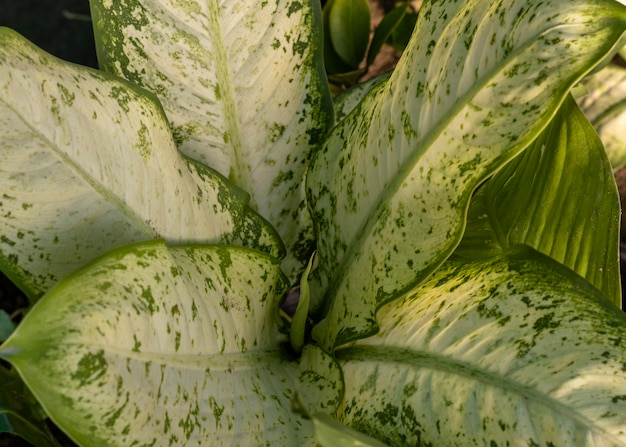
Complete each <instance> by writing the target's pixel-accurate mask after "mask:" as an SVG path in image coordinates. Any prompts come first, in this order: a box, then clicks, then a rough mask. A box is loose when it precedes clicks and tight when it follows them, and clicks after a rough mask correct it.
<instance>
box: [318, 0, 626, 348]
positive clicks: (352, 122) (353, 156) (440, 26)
mask: <svg viewBox="0 0 626 447" xmlns="http://www.w3.org/2000/svg"><path fill="white" fill-rule="evenodd" d="M625 30H626V8H625V7H623V6H622V5H620V4H618V3H615V2H613V1H607V2H604V1H594V2H586V1H579V0H574V1H572V0H553V1H543V0H541V1H540V0H536V1H528V0H516V1H508V0H507V1H504V0H500V1H495V2H494V1H491V0H474V1H462V2H459V1H452V0H450V1H430V2H425V3H424V5H423V6H422V9H421V11H420V14H419V19H418V23H417V25H416V29H415V32H414V34H413V36H412V39H411V43H410V45H409V46H408V47H407V51H406V52H405V53H404V55H403V58H402V59H401V61H400V63H399V64H398V66H397V67H396V70H395V71H394V73H393V75H392V76H391V78H390V79H389V81H388V82H386V83H385V84H384V85H382V84H381V85H380V86H378V87H376V88H374V89H373V90H372V91H371V92H370V93H369V95H368V96H367V97H366V98H365V99H364V100H363V101H362V102H361V103H360V105H359V107H357V109H355V111H354V112H353V113H352V114H351V115H349V116H348V117H347V118H346V119H345V120H343V121H342V122H341V123H340V124H339V125H338V126H337V127H336V128H335V130H334V131H333V132H332V134H331V136H330V138H329V140H328V142H327V144H326V145H325V147H324V148H323V150H320V151H319V152H318V153H317V156H316V158H315V160H314V164H313V166H312V169H311V171H310V173H309V175H308V177H307V179H308V180H307V188H308V191H307V194H308V198H309V200H310V203H311V207H312V213H313V219H314V222H315V225H316V232H317V235H318V253H319V255H320V268H319V269H318V272H319V277H320V281H319V282H320V284H319V286H318V287H317V288H315V289H314V288H313V287H312V290H313V293H316V294H317V298H316V299H315V300H314V301H316V302H319V301H320V300H321V299H324V300H325V303H326V304H325V307H324V308H323V314H325V315H326V317H325V319H324V320H323V321H322V322H321V323H320V324H318V326H317V327H316V328H315V329H314V330H313V336H314V338H315V339H316V340H317V341H319V342H320V343H322V344H323V346H325V347H326V348H327V349H332V347H333V346H336V345H338V344H341V343H343V342H346V341H349V340H353V339H355V338H358V337H362V336H365V335H367V334H371V333H373V332H374V331H375V329H376V326H375V318H374V314H375V309H376V307H377V306H380V305H381V304H383V303H385V302H387V301H389V300H391V299H393V298H394V297H397V296H398V295H400V294H402V293H404V292H406V291H407V290H409V289H410V288H411V287H412V286H413V285H414V284H415V283H417V282H419V281H420V280H422V279H423V278H425V277H426V276H427V275H428V274H429V273H431V272H432V271H433V270H434V269H435V268H436V267H437V266H438V265H439V264H440V263H441V262H443V261H444V260H445V258H446V257H447V256H448V255H449V254H450V253H451V252H452V250H453V249H454V247H455V246H456V245H457V244H458V242H459V240H460V238H461V236H462V234H463V226H464V221H465V209H466V207H467V202H468V200H469V198H470V197H471V194H472V192H473V191H474V189H475V188H476V186H477V185H478V184H479V183H480V182H481V181H482V180H484V179H485V178H486V177H487V176H488V175H490V174H491V173H492V172H493V171H494V170H495V169H497V168H498V167H500V166H501V165H502V164H504V163H505V162H506V161H508V160H510V159H511V158H512V157H513V156H515V155H516V154H517V153H519V152H520V151H521V150H522V149H523V148H525V147H526V146H527V145H528V144H529V143H531V142H532V141H533V140H534V138H535V137H536V136H537V135H538V134H539V133H540V132H541V130H542V129H543V128H544V127H545V126H546V125H547V124H548V122H549V120H550V118H551V117H552V116H553V115H554V114H555V112H556V110H557V108H558V107H559V105H560V104H561V102H562V101H563V99H564V98H565V96H566V94H567V92H568V90H569V88H570V87H571V86H572V85H573V84H574V83H576V82H577V81H578V80H579V79H580V78H581V77H582V76H583V75H584V74H585V73H587V72H588V71H589V70H590V69H591V68H592V67H593V66H594V65H595V64H596V63H597V62H598V61H600V60H602V59H603V57H604V56H605V55H606V54H608V53H609V52H610V51H611V50H612V49H613V47H614V45H615V43H616V41H617V40H619V38H620V37H621V35H622V34H623V33H624V31H625ZM315 290H317V292H315Z"/></svg>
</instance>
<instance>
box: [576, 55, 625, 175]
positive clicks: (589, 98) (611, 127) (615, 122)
mask: <svg viewBox="0 0 626 447" xmlns="http://www.w3.org/2000/svg"><path fill="white" fill-rule="evenodd" d="M584 85H585V88H586V89H587V94H586V95H584V96H582V97H581V98H579V99H578V103H579V104H580V107H581V108H582V109H583V112H585V115H587V117H588V118H589V120H591V123H592V124H593V125H594V127H595V128H596V130H597V131H598V133H599V134H600V138H601V139H602V142H603V143H604V147H605V148H606V152H607V154H608V156H609V160H611V164H612V165H613V168H614V169H619V168H622V167H624V166H626V134H625V132H624V128H625V127H626V68H624V67H620V66H617V65H609V66H607V67H605V68H603V69H602V70H600V71H599V72H597V73H594V74H593V75H592V76H590V77H588V78H586V79H585V80H584Z"/></svg>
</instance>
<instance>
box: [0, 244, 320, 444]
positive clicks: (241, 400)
mask: <svg viewBox="0 0 626 447" xmlns="http://www.w3.org/2000/svg"><path fill="white" fill-rule="evenodd" d="M287 286H288V284H287V282H286V278H285V277H284V275H283V274H282V273H281V271H280V268H279V262H278V261H277V260H275V258H271V257H269V256H267V255H265V254H262V253H260V252H256V251H252V250H248V249H245V248H240V247H225V246H181V247H175V248H168V247H166V245H165V244H164V243H163V242H161V241H150V242H144V243H141V244H138V245H135V246H130V247H124V248H121V249H118V250H116V251H114V252H112V253H110V254H107V255H106V256H104V257H102V258H99V259H98V260H97V261H96V262H94V263H93V264H91V265H89V266H88V267H86V268H84V269H83V270H81V271H80V272H78V273H77V274H74V275H72V276H71V277H69V278H67V279H65V280H64V281H62V282H61V283H60V284H59V285H58V286H57V287H55V288H54V289H53V290H52V291H50V293H49V294H47V295H46V296H45V297H44V298H43V299H42V300H40V301H39V302H38V303H37V304H36V305H35V306H34V308H33V309H32V311H31V312H30V313H29V314H28V315H27V316H26V318H25V319H24V321H23V322H22V324H21V325H20V326H19V327H18V329H17V331H16V332H15V333H14V334H13V335H12V336H11V338H10V339H9V340H7V342H6V343H5V344H4V345H2V348H1V349H0V355H1V356H2V357H3V358H5V359H6V360H8V361H10V362H11V363H13V365H14V366H15V367H16V368H17V369H18V371H19V372H20V374H21V376H22V377H23V379H24V380H25V382H26V383H27V384H28V386H29V387H30V388H31V390H32V391H33V393H34V394H35V396H36V397H37V398H38V400H39V401H40V402H41V403H42V405H43V406H44V408H45V410H46V411H47V412H48V414H49V415H50V416H51V418H52V419H53V420H54V421H55V422H56V423H57V424H58V425H59V426H60V427H62V428H63V429H64V430H65V431H66V432H67V433H68V434H69V435H70V436H71V437H72V438H73V439H74V440H75V441H77V442H79V443H80V444H81V445H84V446H98V447H100V446H130V445H212V446H220V445H225V446H226V445H228V446H230V445H285V446H287V445H294V446H295V445H298V446H299V445H305V444H306V443H307V442H308V441H309V440H310V439H312V438H311V436H312V427H311V425H310V423H307V422H306V421H304V420H303V419H301V418H300V416H298V415H295V414H293V413H292V412H291V410H290V398H291V395H292V393H293V388H292V387H293V381H294V380H295V379H296V378H297V376H298V366H297V364H296V363H294V362H292V361H290V360H289V359H288V358H287V357H286V356H285V355H284V354H283V352H282V350H281V347H280V342H281V338H280V335H279V332H278V330H277V326H276V322H277V320H278V298H279V297H280V295H281V294H282V293H283V292H284V291H285V290H286V288H287Z"/></svg>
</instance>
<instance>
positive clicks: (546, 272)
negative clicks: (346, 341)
mask: <svg viewBox="0 0 626 447" xmlns="http://www.w3.org/2000/svg"><path fill="white" fill-rule="evenodd" d="M378 316H379V322H380V327H381V332H380V333H379V334H377V335H376V336H374V337H371V338H368V339H364V340H360V341H358V342H357V343H355V344H353V345H351V346H348V347H345V348H339V349H338V350H337V351H336V355H337V358H338V360H339V362H340V363H341V365H342V369H343V373H344V377H345V380H344V382H345V390H346V391H345V392H346V394H345V397H344V402H343V403H342V405H341V406H340V407H339V412H338V416H339V418H340V419H341V420H343V422H345V423H348V424H349V425H351V426H352V427H353V428H356V429H358V430H360V431H364V432H367V433H369V434H370V435H372V436H375V437H377V438H378V439H381V440H383V441H385V442H387V443H388V444H389V445H392V446H406V445H436V446H441V447H445V446H450V447H464V446H476V445H485V446H487V445H491V446H505V445H518V446H522V445H523V446H577V447H585V446H606V447H608V446H616V447H617V446H624V445H626V375H625V374H624V368H625V365H626V339H625V334H626V316H625V315H624V314H623V313H622V312H620V311H619V310H618V309H617V308H615V307H614V306H612V305H611V304H610V303H608V301H606V299H605V298H604V296H602V295H601V294H600V293H598V291H597V289H595V288H593V287H591V286H590V285H589V284H588V283H587V282H585V281H584V280H582V279H581V278H580V277H578V276H577V275H575V274H573V273H572V272H571V271H570V270H568V269H566V268H564V267H563V266H562V265H560V264H558V263H556V262H554V261H553V260H551V259H550V258H547V257H545V256H544V255H541V254H539V253H537V252H534V251H532V250H531V249H529V248H523V249H519V250H515V251H513V252H510V253H508V254H507V255H505V256H504V257H501V258H495V259H491V260H486V261H485V260H483V261H474V262H472V263H466V262H464V261H462V262H457V261H448V263H446V264H444V266H443V267H442V268H440V269H439V270H438V271H437V272H436V273H435V274H434V275H433V276H432V277H431V278H430V279H429V280H428V281H427V282H425V283H424V284H422V285H421V286H419V287H418V288H416V289H415V290H414V291H412V292H411V293H410V294H408V295H407V296H406V297H404V298H402V299H400V300H397V301H394V302H392V303H390V304H388V305H386V306H384V307H382V308H381V309H380V311H379V313H378Z"/></svg>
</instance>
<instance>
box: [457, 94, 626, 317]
mask: <svg viewBox="0 0 626 447" xmlns="http://www.w3.org/2000/svg"><path fill="white" fill-rule="evenodd" d="M619 223H620V202H619V194H618V192H617V186H616V184H615V177H614V175H613V169H612V167H611V164H610V163H609V160H608V159H607V156H606V154H605V152H604V149H603V147H602V142H601V141H600V139H599V138H598V135H597V134H596V132H595V130H594V129H593V126H592V125H591V124H590V123H589V121H587V118H585V116H584V115H583V113H582V112H581V111H580V109H579V108H578V107H577V105H576V102H575V101H574V99H573V98H571V97H570V98H568V99H567V100H566V101H565V102H564V103H563V105H562V106H561V109H560V110H559V112H558V113H557V115H556V116H555V117H554V118H553V119H552V121H551V122H550V124H549V125H548V127H546V129H545V130H544V131H543V132H542V133H541V135H539V137H538V138H537V139H536V140H535V141H534V142H533V143H532V145H531V146H530V147H529V148H528V149H527V150H526V151H524V152H523V153H522V154H520V155H519V156H518V157H516V158H515V159H514V160H512V161H511V162H510V163H509V164H508V165H506V166H505V167H504V168H503V169H501V170H500V171H499V172H498V173H497V174H496V175H495V176H494V177H493V178H491V179H490V180H488V181H487V183H485V184H484V185H483V186H482V187H481V188H480V190H479V191H478V193H477V194H476V195H475V196H474V197H473V198H472V201H471V203H470V209H469V213H468V219H467V227H466V229H465V233H464V235H463V240H462V242H461V244H460V245H459V247H458V248H457V249H456V251H455V253H456V254H460V255H464V256H468V257H471V258H473V257H479V258H480V257H483V258H484V257H488V256H493V255H494V254H499V253H502V251H504V250H506V249H508V248H509V247H510V246H512V245H516V244H526V245H529V246H531V247H533V248H534V249H536V250H538V251H540V252H542V253H544V254H546V255H548V256H550V257H552V258H553V259H555V260H557V261H559V262H560V263H562V264H563V265H565V266H567V267H569V268H570V269H572V270H573V271H575V272H576V273H578V274H579V275H581V276H582V277H584V278H586V279H587V280H588V281H589V282H590V283H591V284H592V285H594V286H595V287H597V288H598V289H599V290H600V291H602V292H603V293H604V294H605V295H606V296H607V297H608V298H609V299H610V300H611V301H612V302H613V303H614V304H615V305H616V306H618V307H621V287H620V271H619V228H620V225H619Z"/></svg>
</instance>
